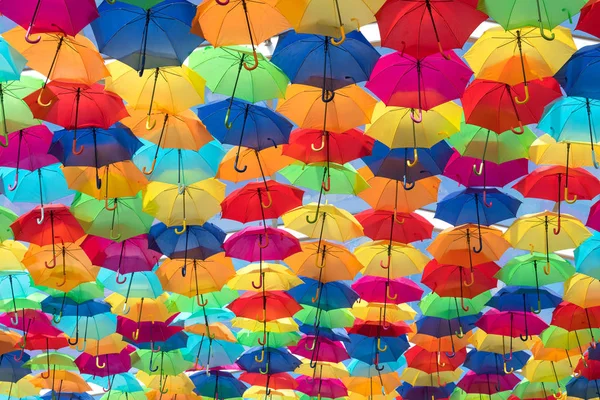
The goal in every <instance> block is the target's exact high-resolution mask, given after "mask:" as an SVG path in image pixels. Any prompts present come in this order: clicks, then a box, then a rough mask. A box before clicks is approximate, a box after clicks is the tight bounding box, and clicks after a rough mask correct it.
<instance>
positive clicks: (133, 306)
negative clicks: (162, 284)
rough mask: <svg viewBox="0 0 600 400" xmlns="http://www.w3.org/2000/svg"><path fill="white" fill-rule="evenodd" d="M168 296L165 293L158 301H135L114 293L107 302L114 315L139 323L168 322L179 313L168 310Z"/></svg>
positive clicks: (107, 298) (143, 299)
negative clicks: (166, 302)
mask: <svg viewBox="0 0 600 400" xmlns="http://www.w3.org/2000/svg"><path fill="white" fill-rule="evenodd" d="M167 298H168V295H167V294H166V293H163V294H162V295H160V296H159V297H157V298H156V299H148V298H141V299H133V298H127V297H125V296H123V295H120V294H119V293H112V294H110V295H109V296H108V297H106V299H105V301H106V302H107V303H108V304H110V307H111V312H112V313H113V314H117V315H121V316H123V317H125V318H128V319H131V320H137V321H152V322H154V321H163V322H164V321H166V320H168V319H169V318H170V317H172V316H173V315H175V314H177V312H171V311H169V310H168V309H167V306H166V305H165V301H166V300H167Z"/></svg>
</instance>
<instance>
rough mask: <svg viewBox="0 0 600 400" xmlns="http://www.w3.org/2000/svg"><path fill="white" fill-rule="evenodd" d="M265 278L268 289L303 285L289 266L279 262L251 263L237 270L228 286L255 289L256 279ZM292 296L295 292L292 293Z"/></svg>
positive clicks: (288, 288)
mask: <svg viewBox="0 0 600 400" xmlns="http://www.w3.org/2000/svg"><path fill="white" fill-rule="evenodd" d="M261 275H262V279H263V285H265V290H266V291H271V290H287V291H290V290H291V289H292V288H294V287H296V286H298V285H301V284H302V283H303V282H302V280H301V279H299V278H298V277H297V276H296V274H294V272H293V271H292V270H290V269H289V268H288V267H286V266H283V265H279V264H270V263H263V264H250V265H247V266H245V267H243V268H241V269H239V270H237V272H236V274H235V276H234V277H232V278H231V279H230V280H229V282H227V286H229V287H230V288H231V289H234V290H255V289H254V287H253V286H252V282H253V281H255V280H256V279H261ZM290 295H291V296H292V297H294V296H293V294H291V293H290Z"/></svg>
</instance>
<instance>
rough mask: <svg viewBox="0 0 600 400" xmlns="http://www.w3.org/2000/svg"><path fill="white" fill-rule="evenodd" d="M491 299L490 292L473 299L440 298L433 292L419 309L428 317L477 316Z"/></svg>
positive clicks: (424, 299)
mask: <svg viewBox="0 0 600 400" xmlns="http://www.w3.org/2000/svg"><path fill="white" fill-rule="evenodd" d="M491 298H492V294H491V293H490V292H489V291H487V292H483V293H481V294H479V295H477V296H475V297H473V298H472V299H465V298H463V297H440V296H439V295H438V294H437V293H435V292H432V293H429V294H428V295H427V296H425V297H423V299H421V301H420V302H419V307H420V308H421V312H422V313H423V315H426V316H428V317H437V318H444V319H454V318H460V317H464V316H467V315H475V314H477V313H478V312H480V311H481V310H482V309H483V308H484V307H485V304H486V303H487V302H488V301H489V300H490V299H491ZM465 310H467V311H465Z"/></svg>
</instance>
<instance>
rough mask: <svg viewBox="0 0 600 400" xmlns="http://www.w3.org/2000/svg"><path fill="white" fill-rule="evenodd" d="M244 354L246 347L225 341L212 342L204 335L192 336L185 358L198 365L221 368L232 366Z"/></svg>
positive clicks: (184, 353)
mask: <svg viewBox="0 0 600 400" xmlns="http://www.w3.org/2000/svg"><path fill="white" fill-rule="evenodd" d="M243 352H244V346H242V345H241V344H239V343H230V342H226V341H223V340H211V339H209V338H208V337H206V336H204V335H190V337H189V339H188V344H187V350H186V351H184V352H183V358H185V359H186V360H188V361H191V362H195V363H197V364H198V365H202V366H207V365H208V366H210V367H220V366H222V365H230V364H233V363H234V362H235V360H237V358H238V357H239V356H240V354H242V353H243Z"/></svg>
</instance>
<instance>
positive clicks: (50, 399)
mask: <svg viewBox="0 0 600 400" xmlns="http://www.w3.org/2000/svg"><path fill="white" fill-rule="evenodd" d="M41 399H42V400H94V398H93V397H92V396H91V395H90V394H87V393H85V392H83V393H63V392H59V393H58V394H56V393H54V392H48V393H46V394H45V395H43V396H42V397H41Z"/></svg>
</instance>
